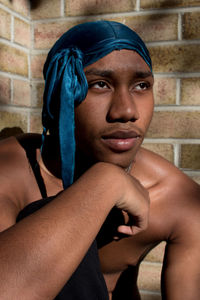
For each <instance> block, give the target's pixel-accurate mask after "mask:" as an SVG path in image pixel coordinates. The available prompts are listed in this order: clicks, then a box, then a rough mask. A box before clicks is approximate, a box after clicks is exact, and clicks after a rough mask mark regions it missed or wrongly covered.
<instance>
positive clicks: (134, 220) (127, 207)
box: [116, 173, 150, 235]
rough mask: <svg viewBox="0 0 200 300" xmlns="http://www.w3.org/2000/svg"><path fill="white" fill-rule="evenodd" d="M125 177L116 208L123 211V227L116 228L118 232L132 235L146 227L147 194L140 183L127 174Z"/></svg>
mask: <svg viewBox="0 0 200 300" xmlns="http://www.w3.org/2000/svg"><path fill="white" fill-rule="evenodd" d="M124 175H125V186H124V189H123V191H124V195H123V196H122V198H120V199H119V200H118V201H117V203H116V206H117V207H118V208H120V209H121V210H122V211H123V214H124V218H125V225H121V226H119V227H118V232H119V233H122V234H125V235H134V234H136V233H138V232H140V231H142V230H145V229H146V228H147V226H148V217H149V204H150V199H149V194H148V191H147V190H146V189H145V188H144V187H143V186H142V185H141V183H140V182H139V181H138V180H137V179H136V178H134V177H132V176H131V175H129V174H126V173H125V174H124Z"/></svg>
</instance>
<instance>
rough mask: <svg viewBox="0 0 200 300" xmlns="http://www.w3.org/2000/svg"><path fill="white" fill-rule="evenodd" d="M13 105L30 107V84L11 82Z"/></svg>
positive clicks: (19, 81) (18, 81) (21, 81)
mask: <svg viewBox="0 0 200 300" xmlns="http://www.w3.org/2000/svg"><path fill="white" fill-rule="evenodd" d="M13 89H14V91H13V103H14V104H16V105H19V106H30V103H31V97H30V84H29V82H27V81H23V80H18V79H14V80H13Z"/></svg>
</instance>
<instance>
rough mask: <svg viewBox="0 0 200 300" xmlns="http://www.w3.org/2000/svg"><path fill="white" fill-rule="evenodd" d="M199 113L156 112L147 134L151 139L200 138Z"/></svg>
mask: <svg viewBox="0 0 200 300" xmlns="http://www.w3.org/2000/svg"><path fill="white" fill-rule="evenodd" d="M197 128H200V112H199V111H156V112H154V116H153V120H152V122H151V125H150V128H149V130H148V132H147V137H151V138H185V139H188V138H194V139H195V138H200V131H199V130H197Z"/></svg>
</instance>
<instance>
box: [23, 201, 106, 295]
mask: <svg viewBox="0 0 200 300" xmlns="http://www.w3.org/2000/svg"><path fill="white" fill-rule="evenodd" d="M53 199H54V197H49V198H45V199H42V200H39V201H35V202H32V203H30V204H29V205H28V206H26V207H25V208H24V209H23V210H22V211H21V212H20V213H19V215H18V217H17V222H18V221H20V220H21V219H23V218H24V217H26V216H28V215H29V214H31V213H33V212H34V211H36V210H38V209H40V208H41V207H42V206H44V205H46V204H47V203H49V202H50V201H52V200H53ZM52 272H53V270H52ZM55 300H108V292H107V288H106V284H105V281H104V278H103V275H102V273H101V270H100V263H99V258H98V252H97V246H96V242H95V241H94V242H93V244H92V245H91V247H90V248H89V250H88V252H87V254H86V255H85V257H84V258H83V260H82V262H81V263H80V265H79V266H78V268H77V269H76V271H75V272H74V273H73V275H72V276H71V278H70V279H69V280H68V282H67V283H66V284H65V286H64V287H63V289H62V290H61V291H60V293H59V294H58V295H57V297H56V298H55Z"/></svg>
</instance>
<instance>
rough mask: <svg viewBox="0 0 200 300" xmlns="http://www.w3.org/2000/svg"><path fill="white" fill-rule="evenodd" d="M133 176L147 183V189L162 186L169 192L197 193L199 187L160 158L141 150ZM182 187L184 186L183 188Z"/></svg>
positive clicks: (150, 152)
mask: <svg viewBox="0 0 200 300" xmlns="http://www.w3.org/2000/svg"><path fill="white" fill-rule="evenodd" d="M133 173H134V174H135V176H136V177H137V176H138V177H139V180H141V181H143V183H146V182H149V187H150V188H151V186H155V185H156V186H159V185H164V186H166V187H168V188H169V190H170V189H171V190H174V187H176V190H179V189H181V191H182V192H183V191H184V192H185V191H186V190H188V191H190V192H191V190H194V191H196V192H197V191H199V185H198V184H197V183H195V182H194V181H193V180H192V179H191V178H189V177H188V176H187V175H186V174H184V173H183V172H182V171H181V170H179V169H178V168H177V167H176V166H175V165H173V164H172V163H171V162H169V161H168V160H166V159H165V158H163V157H162V156H160V155H158V154H156V153H154V152H152V151H150V150H147V149H144V148H141V149H140V151H139V153H138V155H137V160H136V165H135V171H134V170H133ZM183 185H184V186H183ZM169 190H168V191H169Z"/></svg>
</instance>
